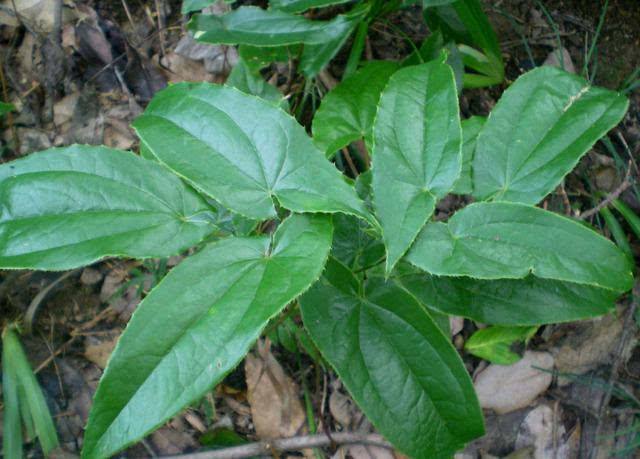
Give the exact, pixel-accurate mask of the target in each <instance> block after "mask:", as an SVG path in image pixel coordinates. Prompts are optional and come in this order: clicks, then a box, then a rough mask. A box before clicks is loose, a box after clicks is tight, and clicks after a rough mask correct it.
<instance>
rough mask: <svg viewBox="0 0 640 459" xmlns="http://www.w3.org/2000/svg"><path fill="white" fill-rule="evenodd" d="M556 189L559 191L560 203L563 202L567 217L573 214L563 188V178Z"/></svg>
mask: <svg viewBox="0 0 640 459" xmlns="http://www.w3.org/2000/svg"><path fill="white" fill-rule="evenodd" d="M558 189H559V191H560V196H561V197H562V203H563V204H564V213H565V214H566V215H567V216H568V217H571V215H572V214H573V211H572V210H571V202H569V196H568V195H567V190H565V188H564V180H563V181H562V183H560V186H559V187H558Z"/></svg>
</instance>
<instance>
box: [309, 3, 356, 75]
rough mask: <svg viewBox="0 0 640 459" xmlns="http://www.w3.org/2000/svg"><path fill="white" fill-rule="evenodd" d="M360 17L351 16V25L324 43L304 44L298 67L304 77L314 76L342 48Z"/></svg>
mask: <svg viewBox="0 0 640 459" xmlns="http://www.w3.org/2000/svg"><path fill="white" fill-rule="evenodd" d="M362 17H363V15H362V14H357V15H355V16H353V17H351V19H350V24H351V27H345V28H344V29H343V30H342V32H341V33H340V34H337V35H336V36H335V37H333V38H331V39H330V40H329V41H327V42H325V43H321V44H308V45H304V49H303V51H302V55H301V56H300V63H299V64H298V68H299V70H300V71H301V72H302V73H303V74H304V76H305V77H307V78H312V77H314V76H316V75H317V74H318V73H320V71H321V70H322V69H324V68H325V67H326V66H327V65H328V64H329V62H331V59H333V58H334V57H335V56H336V54H338V52H339V51H340V49H342V47H343V46H344V44H345V42H346V41H347V39H348V38H349V36H350V35H351V33H352V32H353V29H354V28H355V27H356V26H357V25H358V23H359V22H360V20H361V19H362Z"/></svg>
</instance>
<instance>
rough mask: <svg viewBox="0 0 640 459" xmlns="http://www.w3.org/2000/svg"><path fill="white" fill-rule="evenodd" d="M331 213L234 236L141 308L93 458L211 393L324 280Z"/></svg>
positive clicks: (92, 431)
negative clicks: (276, 319)
mask: <svg viewBox="0 0 640 459" xmlns="http://www.w3.org/2000/svg"><path fill="white" fill-rule="evenodd" d="M331 235H332V227H331V219H330V217H328V216H324V215H311V216H306V215H295V216H292V217H290V218H289V219H287V220H286V221H285V222H284V223H283V224H282V225H281V226H280V227H279V228H278V230H277V231H276V233H275V236H274V238H273V241H271V240H270V238H269V237H268V236H261V237H255V238H229V239H224V240H221V241H219V242H217V243H214V244H212V245H209V246H207V247H205V248H204V249H203V250H202V251H201V252H199V253H198V254H196V255H194V256H192V257H190V258H188V259H187V260H185V261H184V262H182V263H181V264H180V265H178V267H176V268H174V270H173V271H171V272H170V273H169V274H168V275H167V277H166V278H165V279H164V280H163V281H162V282H161V283H160V284H159V285H158V287H156V288H155V289H154V290H152V292H151V293H150V294H149V296H147V297H146V298H145V299H144V301H143V302H142V303H141V304H140V305H139V306H138V308H137V309H136V312H135V313H134V315H133V317H132V319H131V321H130V322H129V325H128V326H127V329H126V331H125V332H124V333H123V335H122V336H121V337H120V340H119V342H118V345H117V347H116V350H115V351H114V353H113V355H112V356H111V359H110V361H109V364H108V366H107V368H106V370H105V373H104V375H103V377H102V380H101V382H100V386H99V387H98V391H97V393H96V396H95V400H94V404H93V408H92V410H91V415H90V418H89V423H88V425H87V430H86V433H85V437H84V441H85V444H84V449H83V457H85V458H105V457H109V456H112V455H114V454H115V453H116V452H118V451H119V450H121V449H123V448H125V447H126V446H127V445H129V444H131V443H133V442H135V441H137V440H139V439H140V438H142V437H143V436H144V435H146V434H147V433H148V432H150V431H152V430H153V429H155V428H156V427H158V426H159V425H161V424H162V423H163V422H165V421H166V420H167V419H169V418H170V417H172V416H174V415H175V414H176V413H178V412H179V411H180V410H181V409H182V408H184V407H185V406H187V405H188V404H189V403H191V402H193V401H195V400H197V399H198V398H200V397H202V395H203V394H204V393H205V392H206V391H207V390H209V389H210V388H211V387H212V386H213V385H214V384H216V383H217V382H219V381H220V380H221V379H222V378H223V377H224V376H225V375H226V374H227V373H228V372H229V371H231V370H232V369H233V368H234V367H235V366H236V365H237V364H238V362H239V361H240V360H241V359H242V358H243V357H244V355H245V353H246V352H247V351H248V350H249V348H250V347H251V346H252V345H253V343H254V342H255V340H256V339H257V338H258V336H259V334H260V332H261V330H262V329H263V328H264V326H265V324H266V323H267V321H268V320H269V319H270V318H271V317H273V316H274V315H275V314H277V313H278V312H280V310H281V309H282V308H283V307H284V306H285V305H286V304H287V303H288V302H290V301H291V300H293V299H294V298H295V297H296V296H298V295H299V294H300V293H302V292H303V291H304V290H306V289H307V287H309V285H310V284H311V283H312V282H314V281H315V280H316V279H317V278H318V277H319V275H320V273H321V272H322V268H323V266H324V263H325V260H326V258H327V255H328V253H329V248H330V246H331Z"/></svg>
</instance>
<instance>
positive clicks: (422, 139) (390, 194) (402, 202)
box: [372, 61, 462, 272]
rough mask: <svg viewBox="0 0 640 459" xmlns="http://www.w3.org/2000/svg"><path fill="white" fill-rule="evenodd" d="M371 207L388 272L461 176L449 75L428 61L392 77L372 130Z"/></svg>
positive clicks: (459, 137) (453, 93) (454, 95)
mask: <svg viewBox="0 0 640 459" xmlns="http://www.w3.org/2000/svg"><path fill="white" fill-rule="evenodd" d="M373 137H374V151H373V166H372V173H373V205H374V207H375V210H376V215H377V217H378V219H379V221H380V224H381V226H382V236H383V239H384V243H385V246H386V248H387V262H386V270H387V272H390V271H391V269H392V268H393V266H394V265H395V264H396V263H397V261H398V260H399V259H400V258H401V257H402V255H404V253H405V252H406V251H407V249H408V248H409V246H410V245H411V243H412V242H413V240H414V239H415V237H416V236H417V235H418V233H419V232H420V229H422V227H423V226H424V225H425V223H426V222H427V221H428V219H429V217H431V215H432V214H433V211H434V209H435V205H436V201H437V200H438V199H440V198H442V197H444V196H445V195H446V194H447V193H449V191H451V188H452V187H453V185H454V183H455V182H456V180H457V179H458V177H459V176H460V168H461V162H462V155H461V146H462V135H461V128H460V116H459V113H458V97H457V92H456V84H455V79H454V76H453V71H452V70H451V67H449V66H448V65H446V64H444V63H442V62H439V61H432V62H429V63H427V64H423V65H417V66H412V67H407V68H404V69H402V70H399V71H397V72H396V73H394V74H393V76H392V77H391V79H390V80H389V83H388V84H387V87H386V89H385V90H384V92H383V93H382V97H381V98H380V107H379V108H378V114H377V116H376V119H375V123H374V127H373Z"/></svg>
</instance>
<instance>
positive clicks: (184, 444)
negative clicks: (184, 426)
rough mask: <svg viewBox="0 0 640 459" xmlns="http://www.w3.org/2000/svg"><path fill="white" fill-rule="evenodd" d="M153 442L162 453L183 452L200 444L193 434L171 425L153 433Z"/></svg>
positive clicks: (157, 450) (158, 451) (155, 447)
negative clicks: (173, 427) (175, 428)
mask: <svg viewBox="0 0 640 459" xmlns="http://www.w3.org/2000/svg"><path fill="white" fill-rule="evenodd" d="M151 443H152V444H153V447H154V449H155V450H156V452H157V453H158V454H160V455H172V454H182V453H184V452H185V451H188V450H190V449H193V448H195V447H197V446H198V445H197V443H196V441H195V440H194V439H193V437H192V436H191V434H189V433H187V432H184V431H178V430H174V429H172V428H171V427H161V428H160V429H158V430H156V431H155V432H154V433H152V434H151Z"/></svg>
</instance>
